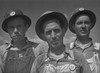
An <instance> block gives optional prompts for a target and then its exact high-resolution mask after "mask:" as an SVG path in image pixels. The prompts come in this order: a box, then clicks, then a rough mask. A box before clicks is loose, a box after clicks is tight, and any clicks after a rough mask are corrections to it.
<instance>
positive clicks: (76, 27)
mask: <svg viewBox="0 0 100 73" xmlns="http://www.w3.org/2000/svg"><path fill="white" fill-rule="evenodd" d="M95 22H96V16H95V14H94V13H93V12H92V11H90V10H86V9H84V8H79V9H76V10H75V11H74V12H73V15H72V16H71V18H70V20H69V29H70V31H71V32H73V33H74V34H76V40H75V41H74V42H72V43H71V44H70V48H72V49H74V50H77V51H79V52H80V53H82V54H83V55H84V56H85V58H86V60H87V62H88V63H89V65H90V68H91V71H92V73H100V71H99V70H100V67H99V64H100V61H99V58H98V51H99V49H100V44H99V43H93V40H92V38H91V37H90V31H91V29H92V28H93V27H94V25H95Z"/></svg>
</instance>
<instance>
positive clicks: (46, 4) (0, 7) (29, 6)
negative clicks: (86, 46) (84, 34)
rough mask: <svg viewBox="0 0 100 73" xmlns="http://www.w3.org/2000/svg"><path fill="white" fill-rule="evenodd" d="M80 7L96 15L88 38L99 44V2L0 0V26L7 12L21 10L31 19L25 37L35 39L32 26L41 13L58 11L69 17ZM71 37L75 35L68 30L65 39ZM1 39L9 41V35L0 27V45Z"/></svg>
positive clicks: (77, 0)
mask: <svg viewBox="0 0 100 73" xmlns="http://www.w3.org/2000/svg"><path fill="white" fill-rule="evenodd" d="M80 7H84V8H86V9H90V10H92V11H93V12H94V13H95V14H96V17H97V21H96V25H95V27H94V28H93V29H92V32H91V35H90V36H91V37H92V38H93V39H94V41H97V42H100V0H0V26H1V24H2V21H3V20H4V18H3V16H4V14H5V12H6V11H7V10H9V9H12V8H18V9H21V10H22V11H23V12H24V14H26V15H28V16H29V17H30V18H31V19H32V25H31V27H30V28H29V30H28V32H27V36H28V37H30V38H31V39H33V38H37V36H36V33H35V30H34V26H35V23H36V21H37V20H38V18H39V17H40V15H41V14H42V13H44V12H45V11H59V12H62V13H65V14H67V15H68V17H70V15H71V12H72V11H74V10H75V9H76V8H80ZM73 36H75V35H74V34H73V33H71V32H70V31H69V30H68V31H67V33H66V37H65V38H67V39H69V38H70V37H73ZM2 39H3V40H4V39H5V41H6V40H7V41H10V37H9V35H8V34H7V33H5V32H4V31H2V29H1V27H0V43H2V42H1V41H3V40H2ZM5 41H3V42H5Z"/></svg>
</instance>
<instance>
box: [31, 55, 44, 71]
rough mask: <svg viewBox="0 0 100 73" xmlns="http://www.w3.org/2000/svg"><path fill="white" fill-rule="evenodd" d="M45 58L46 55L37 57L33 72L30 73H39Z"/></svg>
mask: <svg viewBox="0 0 100 73" xmlns="http://www.w3.org/2000/svg"><path fill="white" fill-rule="evenodd" d="M44 58H45V54H42V55H39V56H38V57H36V59H35V61H34V63H33V65H32V68H31V72H30V73H39V71H38V70H39V68H40V64H41V62H42V61H43V60H44Z"/></svg>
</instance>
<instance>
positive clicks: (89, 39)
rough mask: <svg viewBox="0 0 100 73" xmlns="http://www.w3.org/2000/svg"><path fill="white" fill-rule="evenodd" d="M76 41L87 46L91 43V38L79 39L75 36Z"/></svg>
mask: <svg viewBox="0 0 100 73" xmlns="http://www.w3.org/2000/svg"><path fill="white" fill-rule="evenodd" d="M77 40H78V41H79V42H81V43H82V44H87V43H89V42H90V41H91V38H90V37H80V36H77Z"/></svg>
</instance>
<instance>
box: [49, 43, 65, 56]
mask: <svg viewBox="0 0 100 73" xmlns="http://www.w3.org/2000/svg"><path fill="white" fill-rule="evenodd" d="M49 50H50V52H52V53H54V54H56V55H60V54H62V53H63V52H64V51H65V45H64V44H63V45H61V46H60V47H56V48H53V47H50V48H49Z"/></svg>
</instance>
